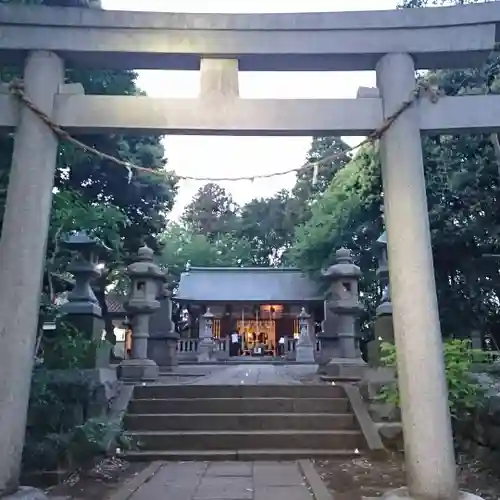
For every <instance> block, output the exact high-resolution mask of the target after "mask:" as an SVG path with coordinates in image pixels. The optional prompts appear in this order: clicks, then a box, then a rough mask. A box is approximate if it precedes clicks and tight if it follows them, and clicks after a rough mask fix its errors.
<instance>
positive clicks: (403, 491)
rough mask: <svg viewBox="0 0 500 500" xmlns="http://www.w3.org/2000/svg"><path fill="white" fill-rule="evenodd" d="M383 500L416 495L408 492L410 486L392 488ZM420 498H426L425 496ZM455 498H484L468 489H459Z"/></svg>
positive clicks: (467, 499)
mask: <svg viewBox="0 0 500 500" xmlns="http://www.w3.org/2000/svg"><path fill="white" fill-rule="evenodd" d="M381 498H382V500H416V498H415V497H412V496H411V495H410V493H409V492H408V488H398V489H396V490H391V491H388V492H387V493H385V494H384V495H382V497H381ZM419 500H425V498H424V497H422V498H420V497H419ZM453 500H482V499H481V497H478V496H477V495H474V494H473V493H469V492H468V491H459V492H458V495H457V497H456V499H453Z"/></svg>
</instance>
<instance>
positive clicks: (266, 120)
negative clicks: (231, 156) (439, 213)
mask: <svg viewBox="0 0 500 500" xmlns="http://www.w3.org/2000/svg"><path fill="white" fill-rule="evenodd" d="M499 25H500V3H498V2H494V3H488V4H481V5H471V6H463V7H450V8H432V9H418V10H405V11H385V12H346V13H328V14H324V13H323V14H268V15H262V14H249V15H229V14H223V15H219V14H210V15H207V14H203V15H201V14H168V13H138V12H113V11H101V10H94V9H76V8H55V7H39V6H11V5H2V6H0V63H2V64H6V63H20V64H24V89H25V92H26V94H27V95H28V96H29V97H30V98H31V100H32V102H33V103H34V104H35V105H36V106H37V107H38V108H39V109H41V110H42V111H43V112H45V113H46V114H47V115H49V116H50V117H51V118H52V119H53V121H54V122H55V123H57V124H58V125H60V126H61V127H63V128H65V129H66V130H67V131H68V132H69V133H79V134H85V133H108V132H112V131H117V130H120V131H123V132H131V133H158V134H163V133H165V134H176V133H177V134H225V135H266V136H271V135H308V136H309V135H312V134H323V135H364V134H367V133H369V132H371V131H372V130H374V129H376V128H377V127H379V126H380V124H381V123H382V122H383V120H384V119H385V118H387V117H388V116H390V115H391V114H392V113H394V111H395V110H396V109H397V108H398V107H399V106H400V105H401V103H402V102H404V101H406V100H407V99H408V97H409V95H410V94H411V93H412V92H413V91H414V89H415V70H416V69H429V68H450V67H472V66H475V65H478V64H480V63H482V62H484V61H485V59H486V58H487V56H488V55H489V54H490V53H491V51H492V50H494V48H495V46H496V42H497V40H498V36H497V31H498V26H499ZM65 63H68V64H70V65H80V66H86V67H94V68H96V67H98V68H130V69H183V70H194V71H198V70H199V71H200V76H201V91H200V95H199V97H198V98H196V99H158V98H151V97H144V96H86V95H84V94H83V92H82V91H81V87H80V86H79V85H65V84H64V67H65ZM250 70H251V71H340V70H348V71H349V70H353V71H354V70H376V73H377V82H378V83H377V86H378V92H376V93H372V94H370V95H371V97H364V98H363V97H358V98H357V99H332V100H329V99H321V100H317V99H310V100H309V99H305V100H274V99H262V100H259V99H257V100H256V99H241V98H239V93H238V71H250ZM0 129H1V130H2V131H4V132H12V131H15V146H14V153H13V158H12V171H11V174H10V184H9V190H8V196H7V204H6V209H5V217H4V222H3V233H2V238H1V241H0V262H1V267H0V283H1V284H2V287H1V289H0V495H1V494H2V493H6V492H8V491H9V490H12V489H15V488H16V487H17V481H18V472H19V464H20V460H21V451H22V445H23V436H24V430H25V423H26V418H25V417H26V411H27V405H28V395H29V387H30V375H31V370H32V359H33V346H34V341H35V330H36V323H37V313H38V302H39V293H38V292H39V290H40V281H41V276H42V270H43V261H44V256H45V245H46V235H47V228H48V224H49V212H50V207H51V199H52V186H53V177H54V169H55V163H56V155H57V147H58V141H57V139H56V137H55V136H54V134H53V133H52V131H51V130H50V128H49V127H48V126H47V125H46V124H44V123H43V122H42V121H40V120H39V119H38V118H37V117H36V116H35V115H34V114H33V113H32V111H30V110H29V109H27V108H26V107H22V106H20V105H19V104H18V103H17V101H16V100H15V99H14V98H13V97H12V96H10V95H9V94H8V93H7V92H3V93H0ZM499 129H500V96H469V97H467V96H463V97H443V98H440V99H439V100H438V102H437V103H431V102H429V101H427V100H420V101H418V102H416V103H414V105H412V106H411V107H410V108H409V109H407V110H406V111H405V112H404V113H403V114H402V115H401V116H400V117H399V118H398V119H397V120H396V122H395V123H394V124H393V125H392V126H391V127H390V129H389V130H388V131H387V132H386V133H385V134H384V136H383V138H382V141H381V148H382V174H383V183H384V199H385V214H386V223H387V231H388V237H389V244H388V253H389V263H390V279H391V290H392V296H393V308H394V310H393V314H394V327H395V337H396V345H397V352H398V373H399V384H400V390H401V403H402V415H403V427H404V438H405V451H406V462H407V469H408V486H409V492H408V493H407V494H409V495H411V496H414V497H422V498H425V499H436V500H437V499H452V498H456V497H457V496H458V488H457V480H456V473H455V460H454V453H453V444H452V436H451V428H450V418H449V412H448V407H447V392H446V384H445V377H444V369H443V359H442V345H441V331H440V324H439V317H438V308H437V300H436V289H435V282H434V271H433V262H432V252H431V245H430V235H429V222H428V211H427V200H426V194H425V180H424V172H423V165H422V152H421V141H420V135H421V133H459V132H473V131H476V132H491V131H498V130H499Z"/></svg>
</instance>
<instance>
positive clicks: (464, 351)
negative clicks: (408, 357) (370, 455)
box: [379, 339, 487, 420]
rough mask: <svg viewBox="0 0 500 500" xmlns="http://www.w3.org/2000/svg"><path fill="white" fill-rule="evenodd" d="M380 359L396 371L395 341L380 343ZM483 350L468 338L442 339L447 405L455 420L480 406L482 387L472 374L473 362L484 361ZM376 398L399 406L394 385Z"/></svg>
mask: <svg viewBox="0 0 500 500" xmlns="http://www.w3.org/2000/svg"><path fill="white" fill-rule="evenodd" d="M381 354H382V356H381V362H382V364H383V365H384V366H387V367H389V368H393V369H394V370H395V371H396V363H397V356H396V348H395V346H394V344H389V343H383V344H382V345H381ZM486 356H487V355H486V353H484V352H483V351H482V350H480V349H472V348H471V343H470V341H468V340H459V339H456V340H447V341H446V342H444V367H445V373H446V382H447V385H448V404H449V407H450V414H451V417H452V419H454V420H466V419H469V418H470V417H471V416H472V414H473V412H474V411H475V410H476V409H477V408H478V407H479V406H480V405H481V403H482V401H483V398H484V390H483V388H482V387H481V386H480V385H479V383H478V382H476V381H475V380H474V379H473V378H472V377H471V372H472V368H473V366H474V365H475V364H478V363H484V362H485V360H486ZM379 399H380V400H382V401H384V402H387V403H391V404H394V405H396V406H399V389H398V386H397V384H392V385H390V386H386V387H384V388H383V389H382V390H381V392H380V394H379Z"/></svg>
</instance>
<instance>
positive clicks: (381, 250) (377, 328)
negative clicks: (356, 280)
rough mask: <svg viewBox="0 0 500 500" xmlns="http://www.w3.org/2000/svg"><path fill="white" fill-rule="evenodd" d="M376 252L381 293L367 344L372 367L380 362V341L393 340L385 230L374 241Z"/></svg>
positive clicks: (369, 361)
mask: <svg viewBox="0 0 500 500" xmlns="http://www.w3.org/2000/svg"><path fill="white" fill-rule="evenodd" d="M376 252H377V259H378V269H377V276H378V279H379V282H380V289H381V290H382V293H381V300H380V304H379V306H378V307H377V309H376V311H375V315H376V317H375V324H374V338H373V340H372V341H370V342H369V343H368V346H367V349H368V363H369V364H370V365H371V366H373V367H376V366H379V364H380V344H381V342H391V343H393V342H394V327H393V323H392V302H391V287H390V283H389V262H388V258H387V233H386V232H385V231H384V232H383V233H382V234H381V235H380V237H379V239H378V240H377V242H376Z"/></svg>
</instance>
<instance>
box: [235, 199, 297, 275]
mask: <svg viewBox="0 0 500 500" xmlns="http://www.w3.org/2000/svg"><path fill="white" fill-rule="evenodd" d="M292 200H293V198H292V197H291V196H290V194H289V193H288V192H287V191H285V190H283V191H280V192H279V193H277V194H276V195H275V196H272V197H270V198H260V199H254V200H252V201H250V202H249V203H247V204H246V205H244V206H243V207H242V209H241V216H240V222H239V233H240V235H241V236H242V237H244V238H246V239H247V240H248V241H249V243H250V245H251V249H252V263H253V264H254V265H259V266H270V265H273V266H276V265H279V264H280V263H281V262H282V259H283V254H284V252H285V251H286V250H287V249H288V248H289V246H290V244H291V243H292V237H293V232H294V224H295V217H294V216H293V214H292V213H291V212H290V208H291V201H292Z"/></svg>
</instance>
